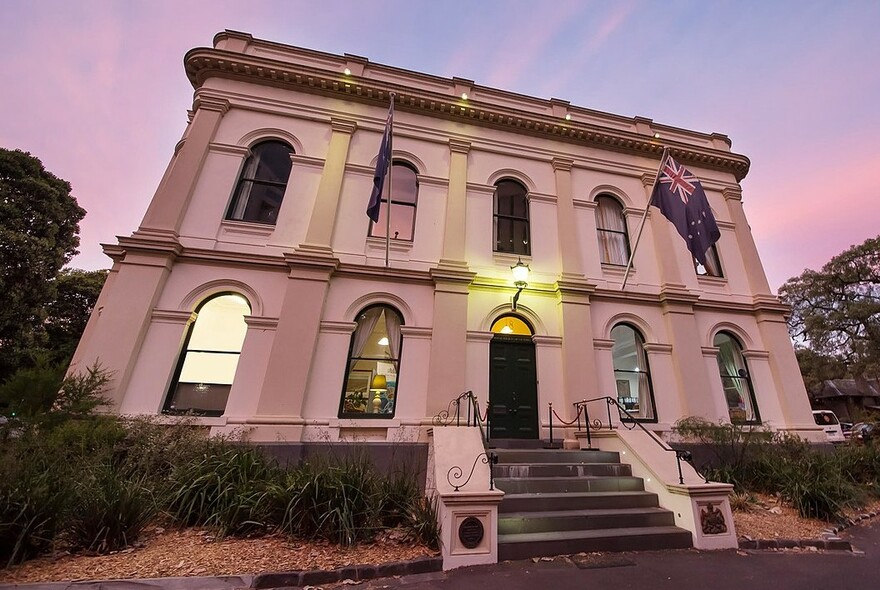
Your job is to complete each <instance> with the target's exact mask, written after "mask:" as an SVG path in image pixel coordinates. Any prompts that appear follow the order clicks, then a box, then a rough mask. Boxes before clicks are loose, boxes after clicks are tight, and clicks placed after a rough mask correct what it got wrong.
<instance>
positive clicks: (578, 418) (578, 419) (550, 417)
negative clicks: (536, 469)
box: [547, 402, 581, 448]
mask: <svg viewBox="0 0 880 590" xmlns="http://www.w3.org/2000/svg"><path fill="white" fill-rule="evenodd" d="M547 416H548V421H549V423H550V443H549V448H556V447H555V443H554V442H553V416H556V419H557V420H559V422H561V423H562V425H563V426H571V425H572V424H575V423H577V425H578V430H580V423H581V408H577V415H576V416H575V417H574V420H571V421H570V422H566V421H565V420H563V419H562V417H561V416H560V415H559V414H557V413H556V410H554V409H553V402H548V409H547Z"/></svg>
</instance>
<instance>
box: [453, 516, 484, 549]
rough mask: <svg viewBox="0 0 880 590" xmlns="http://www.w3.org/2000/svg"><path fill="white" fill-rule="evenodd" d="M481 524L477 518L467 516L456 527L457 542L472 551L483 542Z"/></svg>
mask: <svg viewBox="0 0 880 590" xmlns="http://www.w3.org/2000/svg"><path fill="white" fill-rule="evenodd" d="M484 532H485V531H484V530H483V523H482V522H480V519H479V518H476V517H474V516H468V517H467V518H465V519H464V520H463V521H461V524H460V525H458V540H459V541H461V544H462V545H464V546H465V547H466V548H468V549H473V548H475V547H476V546H477V545H479V544H480V542H481V541H482V540H483V533H484Z"/></svg>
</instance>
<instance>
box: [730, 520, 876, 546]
mask: <svg viewBox="0 0 880 590" xmlns="http://www.w3.org/2000/svg"><path fill="white" fill-rule="evenodd" d="M878 515H880V512H876V511H872V512H867V513H864V514H859V515H858V516H855V517H853V518H850V519H848V520H847V521H846V522H843V523H841V524H839V525H837V526H836V527H832V528H830V529H828V530H826V531H825V532H824V533H823V536H822V538H821V539H752V538H749V537H745V538H741V539H739V548H740V549H749V550H756V549H794V548H808V547H816V548H817V549H823V550H825V551H854V549H853V546H852V543H850V542H849V541H845V540H843V539H841V538H840V537H838V536H837V534H838V533H839V532H841V531H842V530H844V529H847V528H849V527H851V526H853V525H856V524H859V523H861V522H863V521H865V520H869V519H872V518H876V517H877V516H878Z"/></svg>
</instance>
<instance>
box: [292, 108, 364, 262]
mask: <svg viewBox="0 0 880 590" xmlns="http://www.w3.org/2000/svg"><path fill="white" fill-rule="evenodd" d="M330 127H331V133H330V144H329V146H328V147H327V157H326V158H325V159H324V169H323V172H322V174H321V181H320V183H319V184H318V195H317V197H316V198H315V207H314V208H313V209H312V216H311V219H310V220H309V227H308V230H307V231H306V240H305V243H304V245H306V246H311V247H317V248H324V249H327V250H329V249H330V244H331V243H332V240H333V226H334V224H335V222H336V210H337V208H338V207H339V195H340V192H341V190H342V178H343V175H344V173H345V163H346V161H347V160H348V148H349V145H350V144H351V136H352V134H353V133H354V132H355V129H357V123H355V122H354V121H349V120H346V119H331V121H330Z"/></svg>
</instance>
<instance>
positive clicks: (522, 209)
mask: <svg viewBox="0 0 880 590" xmlns="http://www.w3.org/2000/svg"><path fill="white" fill-rule="evenodd" d="M493 217H494V226H495V252H510V253H511V254H520V255H525V256H527V255H529V254H531V252H532V250H531V245H530V244H529V199H528V192H527V191H526V188H525V187H524V186H523V185H521V184H520V183H518V182H516V181H515V180H500V181H498V183H496V184H495V206H494V216H493Z"/></svg>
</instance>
